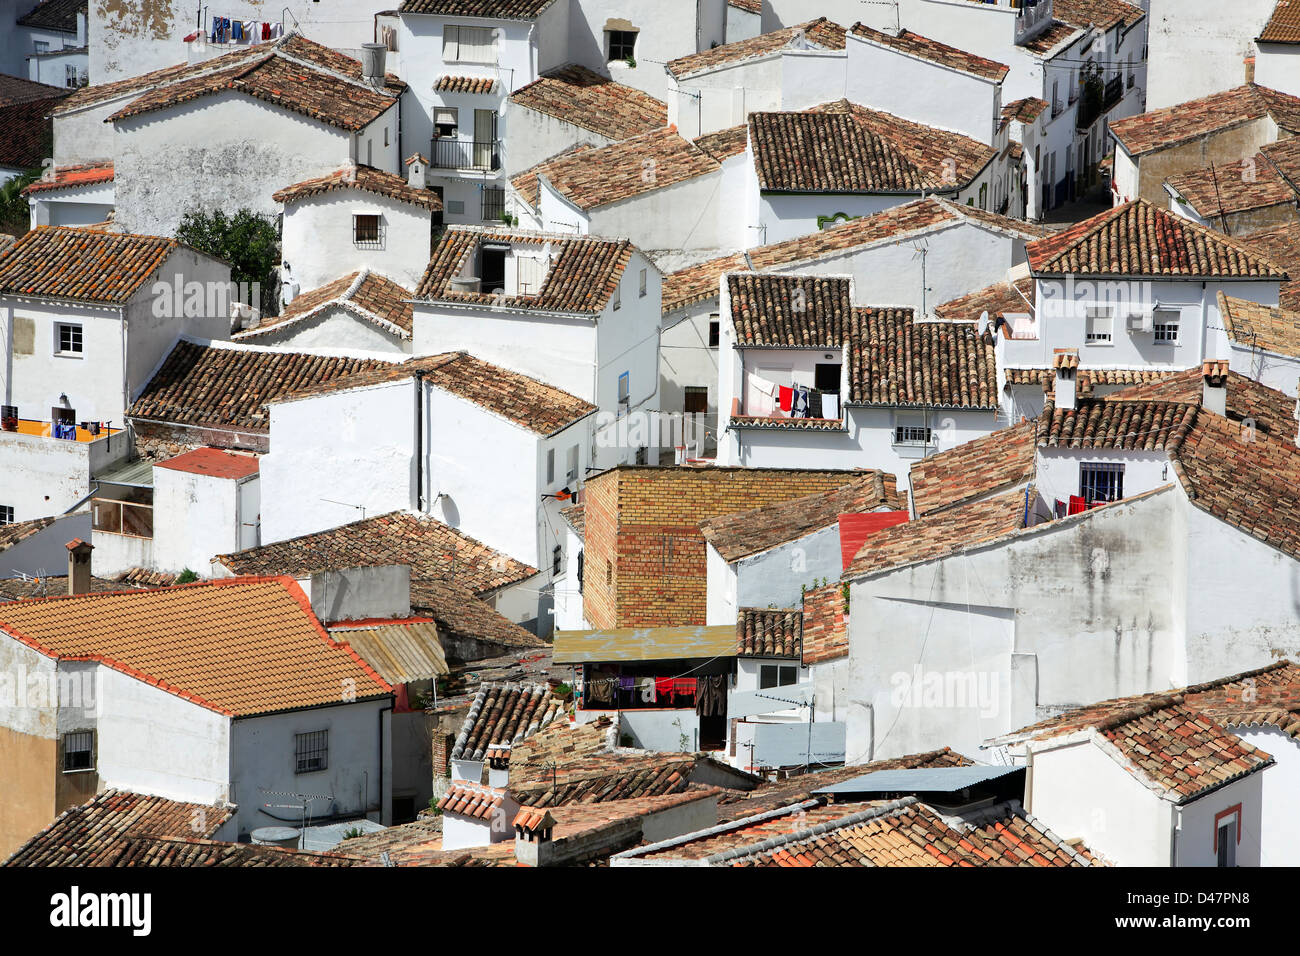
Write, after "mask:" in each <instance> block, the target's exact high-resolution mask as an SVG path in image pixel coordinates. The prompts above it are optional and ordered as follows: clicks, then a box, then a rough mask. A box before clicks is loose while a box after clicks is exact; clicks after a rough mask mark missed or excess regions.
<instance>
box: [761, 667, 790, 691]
mask: <svg viewBox="0 0 1300 956" xmlns="http://www.w3.org/2000/svg"><path fill="white" fill-rule="evenodd" d="M798 682H799V669H798V668H797V667H795V666H794V665H793V664H763V665H762V666H761V667H759V669H758V689H759V690H767V689H768V688H769V687H790V686H792V685H794V684H797V683H798Z"/></svg>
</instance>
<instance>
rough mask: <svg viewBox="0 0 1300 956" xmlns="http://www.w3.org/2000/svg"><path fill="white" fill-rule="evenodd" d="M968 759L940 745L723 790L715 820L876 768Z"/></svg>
mask: <svg viewBox="0 0 1300 956" xmlns="http://www.w3.org/2000/svg"><path fill="white" fill-rule="evenodd" d="M971 763H972V761H970V760H969V759H967V758H966V757H963V756H962V755H961V754H959V753H956V752H954V751H952V750H950V749H949V748H947V747H944V748H943V749H941V750H931V751H927V752H925V753H917V754H907V755H906V756H903V757H890V758H888V759H886V760H876V761H872V762H871V763H866V764H849V765H847V766H844V767H834V768H832V769H830V770H817V771H814V772H812V773H801V774H793V775H791V776H790V777H788V778H786V779H785V780H779V781H774V782H771V783H764V784H760V785H759V786H758V787H757V788H756V789H754V790H752V791H750V792H749V793H740V792H734V791H732V792H727V793H724V794H722V796H720V797H719V798H718V822H719V823H726V822H728V821H735V820H741V819H743V818H745V817H751V816H755V815H757V814H760V813H767V812H770V811H773V810H780V809H781V808H784V807H788V806H790V805H791V804H794V803H800V802H803V801H806V800H809V799H810V798H811V797H812V795H813V791H815V790H820V789H821V788H823V787H829V786H831V785H833V784H837V783H843V782H844V781H846V780H852V779H854V778H856V777H861V776H862V775H863V774H867V773H875V772H876V771H877V770H905V769H914V768H921V767H967V766H970V764H971Z"/></svg>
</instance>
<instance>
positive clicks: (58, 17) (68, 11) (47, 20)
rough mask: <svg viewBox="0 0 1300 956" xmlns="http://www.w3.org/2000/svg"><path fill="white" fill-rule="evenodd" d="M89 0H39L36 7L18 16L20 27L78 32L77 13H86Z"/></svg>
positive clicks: (58, 31)
mask: <svg viewBox="0 0 1300 956" xmlns="http://www.w3.org/2000/svg"><path fill="white" fill-rule="evenodd" d="M88 6H89V3H88V0H37V3H36V5H35V6H34V7H32V8H31V9H30V10H28V11H27V12H26V13H24V14H23V15H22V16H21V17H19V18H18V20H17V23H18V26H20V27H34V28H36V29H38V30H53V31H55V32H56V33H76V32H77V14H79V13H80V14H81V15H82V16H85V15H86V9H87V7H88Z"/></svg>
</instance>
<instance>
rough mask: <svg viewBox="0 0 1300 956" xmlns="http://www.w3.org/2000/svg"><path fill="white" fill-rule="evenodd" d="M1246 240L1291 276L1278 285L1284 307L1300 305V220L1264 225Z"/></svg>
mask: <svg viewBox="0 0 1300 956" xmlns="http://www.w3.org/2000/svg"><path fill="white" fill-rule="evenodd" d="M1243 241H1244V242H1245V243H1246V245H1247V248H1249V249H1251V250H1253V251H1254V252H1255V253H1256V255H1261V256H1263V257H1264V258H1266V259H1268V260H1269V261H1270V262H1272V263H1274V264H1275V265H1277V266H1278V267H1279V268H1281V269H1283V270H1285V271H1286V274H1287V275H1288V276H1291V277H1292V278H1290V279H1289V280H1288V281H1286V282H1283V283H1282V285H1281V287H1280V288H1279V289H1278V300H1277V301H1278V305H1280V306H1281V307H1282V308H1284V309H1300V222H1289V223H1286V224H1285V225H1281V226H1274V227H1273V228H1272V229H1262V230H1260V231H1259V232H1254V233H1251V234H1250V235H1249V236H1248V237H1246V238H1245V239H1244V240H1243Z"/></svg>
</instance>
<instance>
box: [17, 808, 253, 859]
mask: <svg viewBox="0 0 1300 956" xmlns="http://www.w3.org/2000/svg"><path fill="white" fill-rule="evenodd" d="M231 809H232V808H230V807H220V806H218V807H213V806H204V805H202V804H198V803H181V802H178V801H176V800H166V799H164V798H162V797H153V796H146V795H144V794H140V793H132V792H131V791H129V790H115V789H109V790H105V791H103V792H102V793H99V794H97V795H96V796H95V797H93V798H92V799H90V800H88V801H87V802H85V803H81V804H77V805H76V806H73V807H69V808H68V809H67V810H64V811H63V812H62V813H60V814H59V815H58V817H56V818H55V820H54V822H53V823H51V824H50V825H49V826H47V827H46V828H45V829H44V830H42V831H41V832H40V833H38V834H36V836H34V837H32V838H31V839H30V840H28V841H27V842H26V843H24V844H23V845H22V846H21V847H19V848H18V849H17V850H15V851H14V853H13V855H12V856H10V857H9V859H7V860H5V861H4V865H5V866H108V865H110V861H111V860H112V859H113V857H114V856H115V855H116V854H117V852H118V850H119V849H120V842H121V841H122V840H123V839H125V838H126V837H129V836H141V835H143V836H177V837H179V836H198V837H209V836H211V835H212V834H214V833H216V832H217V830H218V829H219V828H220V827H221V825H222V824H223V823H225V822H226V821H227V820H229V819H230V816H231ZM196 823H197V825H198V830H197V832H196V830H195V825H196Z"/></svg>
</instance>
